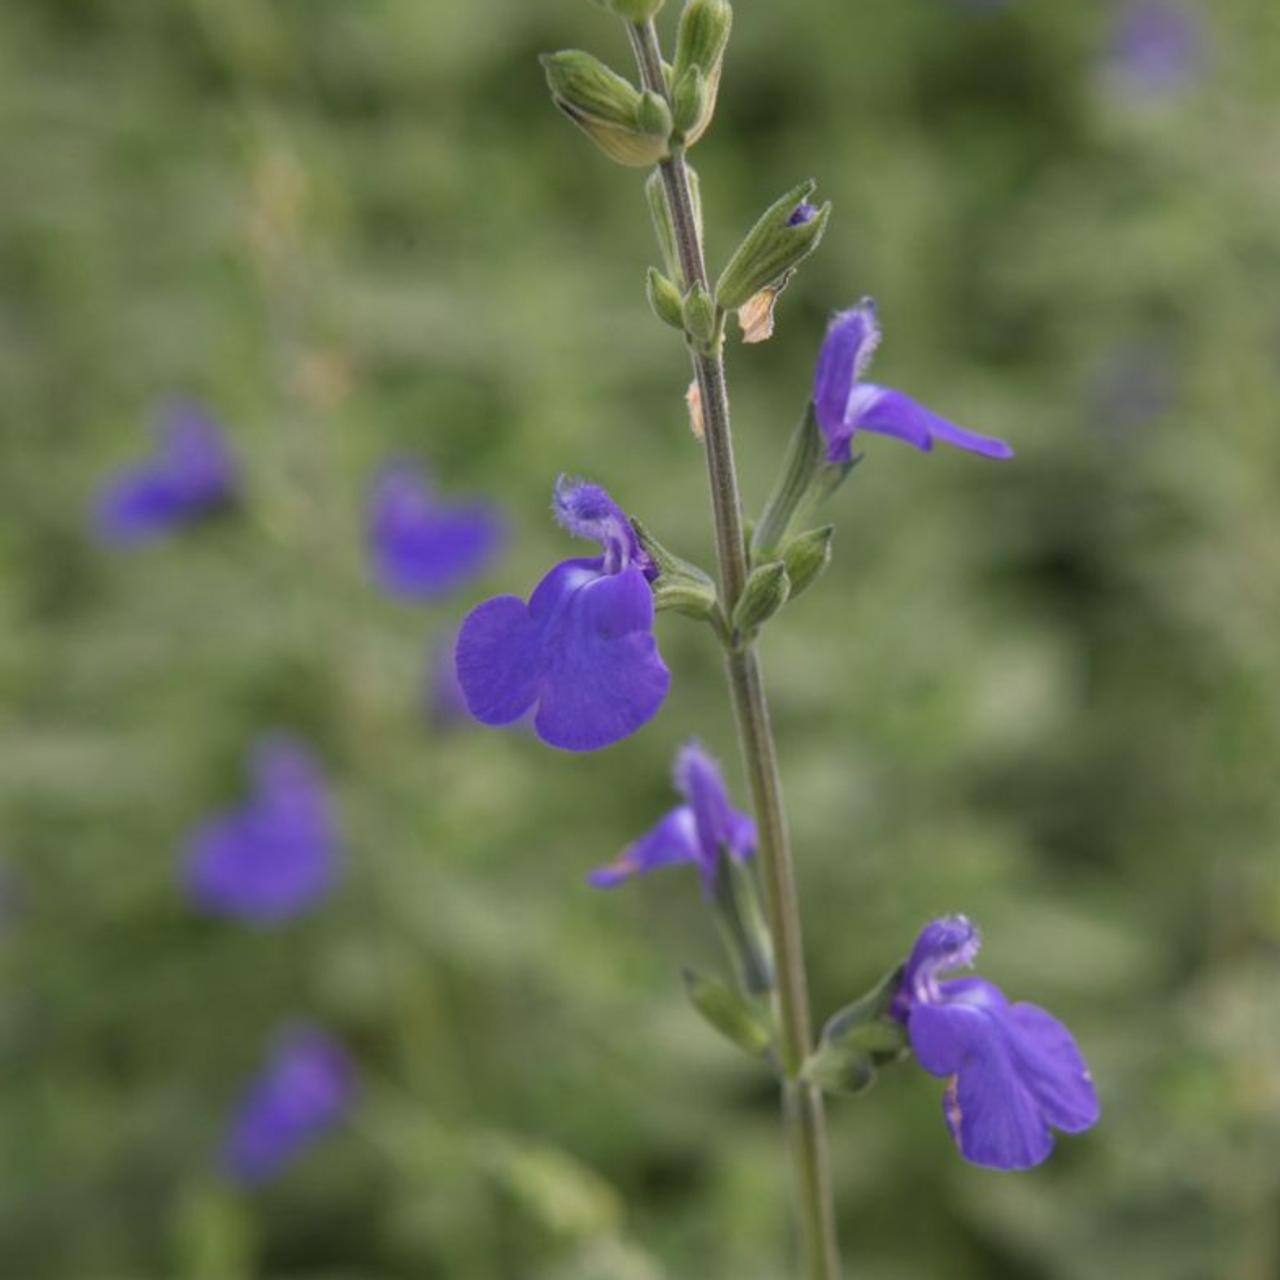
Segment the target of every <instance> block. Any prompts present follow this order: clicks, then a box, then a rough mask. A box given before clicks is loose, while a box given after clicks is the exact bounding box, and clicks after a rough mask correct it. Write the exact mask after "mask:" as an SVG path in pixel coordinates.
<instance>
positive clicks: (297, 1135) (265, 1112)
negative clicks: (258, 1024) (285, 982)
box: [222, 1026, 356, 1186]
mask: <svg viewBox="0 0 1280 1280" xmlns="http://www.w3.org/2000/svg"><path fill="white" fill-rule="evenodd" d="M355 1094H356V1081H355V1069H354V1067H353V1065H352V1063H351V1060H350V1058H349V1057H348V1056H347V1054H346V1051H345V1050H344V1049H343V1048H342V1046H341V1045H339V1044H338V1043H337V1042H336V1041H334V1040H333V1039H332V1038H331V1037H330V1036H328V1035H326V1034H325V1032H323V1031H321V1030H320V1029H319V1028H316V1027H305V1026H304V1027H296V1028H294V1029H293V1030H291V1031H290V1032H288V1033H287V1034H286V1035H285V1036H284V1037H282V1039H281V1041H280V1043H279V1045H278V1046H277V1048H276V1051H275V1053H274V1054H273V1055H272V1057H271V1060H270V1061H269V1062H268V1063H267V1065H266V1067H265V1069H264V1070H263V1071H262V1073H261V1074H260V1075H259V1076H258V1077H257V1078H256V1079H255V1080H254V1081H253V1082H252V1083H251V1084H250V1085H249V1087H248V1089H247V1090H246V1091H245V1093H244V1095H243V1096H242V1097H241V1099H240V1102H239V1104H238V1105H237V1107H236V1110H235V1114H234V1115H233V1116H232V1119H231V1123H230V1125H229V1127H228V1130H227V1134H226V1137H225V1139H224V1141H223V1147H222V1164H223V1167H224V1168H225V1169H226V1171H227V1173H228V1174H229V1175H230V1176H231V1177H232V1178H234V1179H235V1180H236V1181H237V1182H242V1183H245V1184H247V1185H251V1186H252V1185H257V1184H259V1183H262V1182H265V1181H267V1180H268V1179H270V1178H272V1177H274V1176H275V1175H276V1174H277V1173H279V1172H280V1170H281V1169H282V1168H283V1166H284V1165H286V1164H287V1163H289V1161H291V1160H292V1159H293V1158H294V1157H296V1156H298V1155H300V1154H301V1153H302V1151H303V1150H304V1149H305V1148H306V1147H308V1146H310V1145H311V1144H312V1143H313V1142H314V1141H315V1140H316V1139H317V1138H319V1137H320V1136H321V1135H322V1134H324V1133H325V1132H326V1131H327V1130H329V1129H332V1128H333V1127H334V1126H335V1125H337V1124H338V1123H339V1122H340V1121H341V1120H342V1119H343V1117H344V1116H345V1115H346V1114H347V1112H348V1111H349V1110H350V1108H351V1105H352V1103H353V1102H354V1101H355Z"/></svg>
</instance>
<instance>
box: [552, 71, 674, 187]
mask: <svg viewBox="0 0 1280 1280" xmlns="http://www.w3.org/2000/svg"><path fill="white" fill-rule="evenodd" d="M542 66H543V69H544V70H545V72H546V75H547V84H548V86H549V87H550V89H551V97H552V100H553V101H554V102H555V104H556V106H557V107H559V108H560V110H561V111H563V112H564V113H565V115H567V116H568V117H569V119H570V120H572V121H573V123H574V124H576V125H577V126H578V128H579V129H581V130H582V131H583V133H585V134H586V135H587V136H588V137H589V138H590V139H591V140H592V142H594V143H595V144H596V146H597V147H599V148H600V150H601V151H603V152H604V153H605V155H607V156H608V157H609V159H611V160H615V161H617V163H618V164H625V165H631V166H634V167H647V166H649V165H651V164H656V163H657V162H658V161H659V160H661V159H663V158H664V157H665V156H666V154H667V150H668V147H667V140H668V137H669V136H670V133H671V116H670V111H669V110H668V109H667V108H666V104H665V103H663V104H662V107H661V108H655V107H654V105H653V104H652V103H650V102H647V101H646V98H651V97H655V96H656V95H653V94H648V95H642V94H641V93H640V91H639V90H638V89H637V88H636V87H635V86H634V85H633V84H631V82H630V81H628V80H624V79H623V78H622V76H620V75H618V74H617V73H616V72H615V71H611V70H610V69H609V68H608V67H607V66H605V64H604V63H603V62H601V61H600V59H599V58H595V57H592V55H591V54H589V53H583V52H582V51H581V50H579V49H566V50H564V51H562V52H560V53H549V54H544V55H543V57H542ZM664 113H665V117H664ZM642 114H643V116H644V121H643V122H642V120H641V116H642ZM651 126H656V127H653V128H651Z"/></svg>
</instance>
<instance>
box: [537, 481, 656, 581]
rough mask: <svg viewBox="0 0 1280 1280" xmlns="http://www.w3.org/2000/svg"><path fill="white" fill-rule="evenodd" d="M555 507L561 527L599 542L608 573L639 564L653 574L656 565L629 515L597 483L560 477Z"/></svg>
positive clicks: (553, 505)
mask: <svg viewBox="0 0 1280 1280" xmlns="http://www.w3.org/2000/svg"><path fill="white" fill-rule="evenodd" d="M552 510H553V511H554V512H555V517H556V519H557V520H558V521H559V522H560V524H561V526H562V527H563V528H565V529H566V530H568V532H569V533H571V534H573V536H574V537H575V538H587V539H590V540H591V541H594V542H598V543H599V544H600V547H601V550H603V552H604V569H605V572H606V573H618V572H620V571H621V570H623V569H626V568H628V567H629V566H631V565H637V566H638V567H639V568H641V569H643V570H645V572H646V574H647V575H648V576H650V577H652V576H653V574H654V566H653V564H652V562H651V561H650V559H649V556H648V554H647V553H646V552H645V551H644V549H643V548H642V547H641V546H640V539H639V538H637V537H636V531H635V529H634V528H633V527H632V525H631V520H630V518H629V517H628V516H627V513H626V512H625V511H623V509H622V508H621V507H620V506H618V504H617V503H616V502H615V501H614V500H613V499H612V498H611V497H610V496H609V494H608V492H607V491H606V490H604V489H602V488H601V487H600V486H599V485H598V484H589V483H588V482H587V481H585V480H571V479H569V478H568V477H567V476H561V477H560V479H559V480H558V481H557V482H556V488H555V496H554V499H553V501H552Z"/></svg>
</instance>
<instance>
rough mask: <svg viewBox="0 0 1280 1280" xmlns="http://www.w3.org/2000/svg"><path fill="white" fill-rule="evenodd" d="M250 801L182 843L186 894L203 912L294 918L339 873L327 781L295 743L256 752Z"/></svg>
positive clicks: (283, 741) (265, 745)
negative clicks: (183, 846) (184, 859)
mask: <svg viewBox="0 0 1280 1280" xmlns="http://www.w3.org/2000/svg"><path fill="white" fill-rule="evenodd" d="M250 773H251V776H252V782H253V793H252V795H251V797H250V798H249V800H248V802H247V803H246V804H245V805H243V806H242V807H241V808H239V809H236V810H234V811H232V812H230V813H224V814H219V815H218V816H216V817H214V818H212V819H210V820H209V821H207V822H205V823H204V824H203V825H201V826H200V827H198V828H197V829H196V831H195V832H194V833H193V834H192V836H191V837H190V839H189V841H188V844H187V854H186V865H185V878H186V888H187V892H188V893H189V894H190V896H191V898H192V899H193V900H194V901H195V902H196V903H197V904H198V905H199V906H201V907H202V908H203V909H204V910H206V911H209V912H212V913H214V914H215V915H223V916H231V917H233V918H235V919H240V920H249V921H253V922H255V923H258V924H273V923H276V922H279V921H281V920H287V919H289V918H290V917H292V916H296V915H298V914H300V913H301V912H303V911H305V910H306V909H307V908H308V907H310V906H312V905H313V904H314V903H315V902H316V901H318V900H319V899H320V898H323V897H324V896H325V894H327V893H328V892H329V891H330V889H332V887H333V884H334V881H335V880H336V879H337V875H338V864H339V839H338V832H337V824H336V822H335V820H334V817H333V814H332V811H331V807H330V804H329V798H328V794H327V790H326V787H325V782H324V779H323V777H322V775H321V773H320V768H319V766H318V764H317V763H316V761H315V760H314V759H313V757H312V756H311V754H310V752H308V751H307V750H306V748H305V747H303V746H302V745H301V744H300V743H298V742H296V741H294V740H293V739H291V738H288V737H285V736H278V737H271V738H267V739H265V740H264V741H263V742H261V743H259V745H258V746H257V748H256V749H255V751H254V753H253V756H252V759H251V763H250Z"/></svg>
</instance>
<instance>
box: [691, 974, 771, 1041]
mask: <svg viewBox="0 0 1280 1280" xmlns="http://www.w3.org/2000/svg"><path fill="white" fill-rule="evenodd" d="M684 988H685V991H686V992H687V993H688V996H689V1002H690V1004H692V1005H693V1007H694V1008H695V1009H696V1010H697V1011H698V1012H699V1013H700V1014H701V1015H702V1018H703V1020H704V1021H705V1022H706V1023H707V1025H708V1026H710V1027H711V1028H712V1029H713V1030H715V1031H718V1032H719V1033H720V1034H721V1035H722V1036H724V1037H725V1039H727V1040H729V1041H731V1042H732V1043H733V1044H736V1045H737V1046H738V1048H740V1049H743V1050H745V1051H746V1052H747V1053H749V1054H750V1055H751V1056H752V1057H753V1058H760V1057H764V1056H765V1055H766V1054H767V1053H768V1052H769V1050H770V1048H771V1047H772V1045H773V1030H772V1028H771V1027H770V1026H769V1023H768V1020H767V1018H766V1017H765V1015H764V1013H763V1011H762V1010H761V1009H760V1008H759V1006H758V1005H756V1004H755V1002H754V1001H752V1000H749V999H748V998H747V997H746V996H744V995H741V994H740V993H739V992H737V991H735V990H734V989H733V988H732V987H731V986H729V984H728V983H727V982H725V981H723V980H722V979H720V978H716V977H712V976H711V975H709V974H704V973H697V972H696V971H695V970H693V969H686V970H684Z"/></svg>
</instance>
